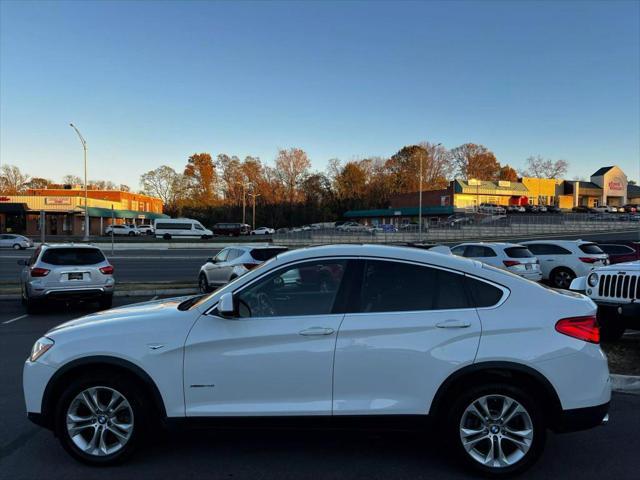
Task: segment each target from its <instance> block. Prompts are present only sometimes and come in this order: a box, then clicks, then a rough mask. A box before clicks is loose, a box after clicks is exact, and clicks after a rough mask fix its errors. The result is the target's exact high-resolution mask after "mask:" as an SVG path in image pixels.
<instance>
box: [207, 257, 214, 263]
mask: <svg viewBox="0 0 640 480" xmlns="http://www.w3.org/2000/svg"><path fill="white" fill-rule="evenodd" d="M207 263H215V262H214V260H213V257H209V258H207Z"/></svg>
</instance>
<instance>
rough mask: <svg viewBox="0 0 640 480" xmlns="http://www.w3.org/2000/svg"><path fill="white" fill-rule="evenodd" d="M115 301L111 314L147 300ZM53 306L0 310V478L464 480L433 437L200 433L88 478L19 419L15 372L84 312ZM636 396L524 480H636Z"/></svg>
mask: <svg viewBox="0 0 640 480" xmlns="http://www.w3.org/2000/svg"><path fill="white" fill-rule="evenodd" d="M150 299H151V298H150V297H140V298H118V299H116V305H123V304H126V303H132V302H139V301H146V300H150ZM91 311H92V310H91V308H89V307H82V306H79V305H75V306H71V307H70V308H66V307H64V306H59V307H57V308H55V307H54V308H52V309H51V310H49V311H47V312H46V313H42V314H38V315H25V313H24V311H23V309H22V307H21V305H20V303H19V302H18V301H17V300H11V301H7V300H5V301H0V349H1V351H2V352H3V362H2V364H1V366H0V373H1V375H0V382H1V387H0V390H1V391H2V396H1V397H0V408H1V411H2V412H3V413H2V415H0V478H7V479H9V478H11V479H33V478H43V477H47V476H48V475H49V474H50V473H51V472H53V471H55V472H56V475H57V477H59V478H67V479H75V478H112V477H113V476H114V475H118V476H120V477H122V478H166V477H172V478H194V477H196V478H198V477H202V478H219V479H222V478H225V479H228V478H247V479H249V478H250V479H255V478H263V479H283V478H296V479H299V478H338V477H339V478H381V479H382V478H390V477H394V478H468V476H467V475H465V473H464V472H461V471H460V469H459V467H458V466H456V465H455V464H453V462H452V461H451V460H449V459H448V457H447V455H446V452H444V451H443V450H442V449H441V448H440V447H441V442H440V440H439V436H438V432H432V431H431V432H430V431H425V432H424V433H416V432H410V433H408V432H389V431H356V432H353V431H350V432H346V431H330V430H327V431H318V430H313V431H310V430H302V429H296V430H290V429H289V430H279V431H273V430H261V429H257V428H256V429H252V428H251V427H250V426H249V428H244V429H242V430H234V431H226V430H212V431H208V430H202V431H176V432H170V433H166V434H164V435H162V436H160V437H157V438H154V439H153V441H152V442H151V444H150V445H148V446H147V447H146V448H144V450H143V451H142V452H140V454H139V455H136V456H135V457H134V458H133V459H131V461H130V462H129V463H127V464H126V465H124V466H121V467H112V468H106V469H96V468H91V467H86V466H84V465H81V464H78V463H76V462H75V461H73V460H72V459H71V458H70V457H69V456H68V455H66V454H65V453H64V451H63V450H62V448H61V447H60V445H59V443H58V442H57V440H56V439H55V438H54V437H53V435H52V434H51V433H50V432H48V431H46V430H43V429H41V428H39V427H36V426H35V425H32V424H31V423H30V422H29V421H28V420H27V419H26V416H25V412H24V403H23V398H22V382H21V373H22V363H23V362H24V360H25V358H26V356H27V355H28V352H29V349H30V347H31V345H32V344H33V342H34V341H35V340H36V339H37V338H38V337H40V336H41V335H42V334H43V333H45V332H46V331H47V330H48V329H50V328H51V327H53V326H55V325H57V324H59V323H61V322H64V321H66V320H69V319H72V318H75V317H78V316H81V315H84V314H87V313H90V312H91ZM639 408H640V396H631V395H623V394H616V395H614V397H613V401H612V406H611V421H610V423H609V424H608V425H607V426H604V427H600V428H598V429H596V430H591V431H587V432H578V433H572V434H566V435H550V437H549V439H548V444H547V450H546V452H545V454H544V456H543V457H542V459H541V461H540V462H539V463H538V464H537V465H536V466H535V467H534V468H533V470H531V471H530V472H528V474H527V476H526V478H541V479H542V478H577V477H580V478H584V479H591V478H593V479H596V478H598V479H600V478H602V477H605V478H619V479H627V478H629V479H630V478H637V466H638V463H637V451H638V449H639V448H640V439H639V438H638V436H637V431H638V429H640V416H639V415H638V414H637V412H638V409H639Z"/></svg>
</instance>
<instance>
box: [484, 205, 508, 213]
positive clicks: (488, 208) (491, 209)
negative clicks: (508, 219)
mask: <svg viewBox="0 0 640 480" xmlns="http://www.w3.org/2000/svg"><path fill="white" fill-rule="evenodd" d="M478 211H479V212H481V213H489V214H491V215H504V214H505V213H507V211H506V210H505V208H504V207H501V206H500V205H498V204H496V203H481V204H480V208H478Z"/></svg>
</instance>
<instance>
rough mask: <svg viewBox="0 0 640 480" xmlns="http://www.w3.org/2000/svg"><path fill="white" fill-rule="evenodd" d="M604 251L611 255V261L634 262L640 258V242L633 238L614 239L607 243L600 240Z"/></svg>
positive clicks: (599, 244) (600, 245)
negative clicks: (632, 239)
mask: <svg viewBox="0 0 640 480" xmlns="http://www.w3.org/2000/svg"><path fill="white" fill-rule="evenodd" d="M598 246H599V247H600V248H601V249H602V251H603V252H604V253H606V254H608V255H609V261H610V262H611V263H623V262H633V261H635V260H640V242H634V241H631V240H620V241H617V240H614V241H609V242H607V243H600V242H598Z"/></svg>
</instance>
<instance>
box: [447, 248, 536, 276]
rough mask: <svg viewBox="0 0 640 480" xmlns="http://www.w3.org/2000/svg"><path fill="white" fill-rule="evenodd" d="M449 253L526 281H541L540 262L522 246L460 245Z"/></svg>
mask: <svg viewBox="0 0 640 480" xmlns="http://www.w3.org/2000/svg"><path fill="white" fill-rule="evenodd" d="M451 253H453V254H454V255H459V256H461V257H466V258H471V259H473V260H478V261H480V262H484V263H487V264H489V265H491V266H493V267H496V268H502V269H503V270H507V271H508V272H511V273H515V274H516V275H519V276H521V277H523V278H526V279H527V280H532V281H534V282H539V281H540V280H542V272H541V271H540V261H539V260H538V259H537V258H536V257H535V256H534V255H533V254H532V253H531V252H530V251H529V249H528V248H527V247H525V246H523V245H518V244H515V243H497V242H495V243H482V242H480V243H461V244H460V245H457V246H455V247H453V248H452V249H451Z"/></svg>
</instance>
